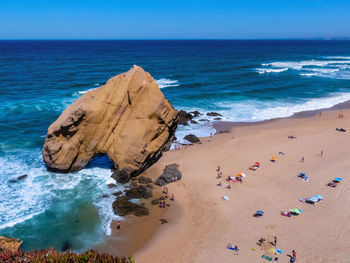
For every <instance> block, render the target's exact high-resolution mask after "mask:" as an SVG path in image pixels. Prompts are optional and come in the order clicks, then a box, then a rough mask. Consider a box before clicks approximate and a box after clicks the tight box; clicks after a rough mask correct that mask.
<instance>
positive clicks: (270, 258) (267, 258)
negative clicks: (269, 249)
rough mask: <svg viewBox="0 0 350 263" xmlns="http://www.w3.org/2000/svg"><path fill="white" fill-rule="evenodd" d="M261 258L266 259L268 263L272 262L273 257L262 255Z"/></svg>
mask: <svg viewBox="0 0 350 263" xmlns="http://www.w3.org/2000/svg"><path fill="white" fill-rule="evenodd" d="M261 257H262V258H263V259H266V260H267V261H272V257H269V256H266V255H262V256H261Z"/></svg>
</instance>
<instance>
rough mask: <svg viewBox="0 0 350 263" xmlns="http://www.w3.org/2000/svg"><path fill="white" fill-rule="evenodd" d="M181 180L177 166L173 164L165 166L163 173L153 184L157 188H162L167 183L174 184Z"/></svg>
mask: <svg viewBox="0 0 350 263" xmlns="http://www.w3.org/2000/svg"><path fill="white" fill-rule="evenodd" d="M181 178H182V174H181V172H180V171H179V165H178V164H176V163H173V164H169V165H167V166H165V169H164V171H163V173H162V174H161V176H159V178H158V179H157V180H156V182H155V184H156V185H159V186H163V185H166V184H168V183H172V182H176V181H178V180H180V179H181Z"/></svg>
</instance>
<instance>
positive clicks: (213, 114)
mask: <svg viewBox="0 0 350 263" xmlns="http://www.w3.org/2000/svg"><path fill="white" fill-rule="evenodd" d="M207 116H212V117H216V116H221V117H222V115H221V114H220V113H217V112H213V111H212V112H207Z"/></svg>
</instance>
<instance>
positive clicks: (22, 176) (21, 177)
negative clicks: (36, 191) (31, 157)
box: [17, 174, 28, 181]
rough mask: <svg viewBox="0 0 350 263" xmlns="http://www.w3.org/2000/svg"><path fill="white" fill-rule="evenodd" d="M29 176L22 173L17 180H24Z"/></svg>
mask: <svg viewBox="0 0 350 263" xmlns="http://www.w3.org/2000/svg"><path fill="white" fill-rule="evenodd" d="M27 176H28V175H27V174H24V175H21V176H20V177H18V178H17V181H22V180H23V179H24V178H26V177H27Z"/></svg>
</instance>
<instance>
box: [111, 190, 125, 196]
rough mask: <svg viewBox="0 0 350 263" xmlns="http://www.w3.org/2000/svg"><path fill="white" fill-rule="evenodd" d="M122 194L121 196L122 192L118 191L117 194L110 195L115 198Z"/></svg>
mask: <svg viewBox="0 0 350 263" xmlns="http://www.w3.org/2000/svg"><path fill="white" fill-rule="evenodd" d="M122 194H123V192H122V191H118V192H115V193H113V194H112V195H115V196H120V195H122Z"/></svg>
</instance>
